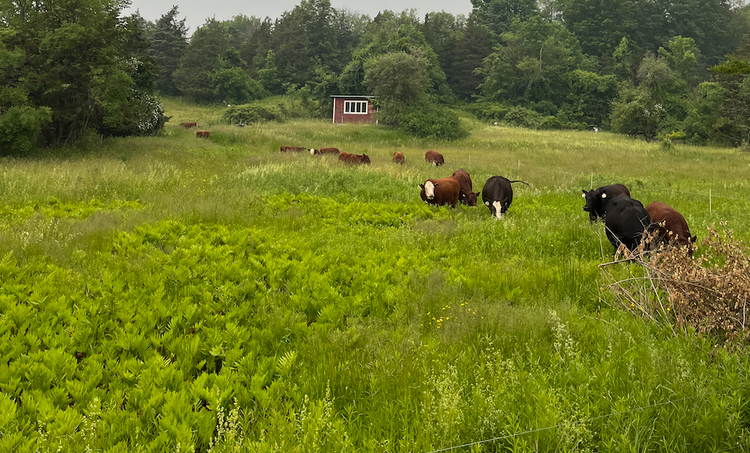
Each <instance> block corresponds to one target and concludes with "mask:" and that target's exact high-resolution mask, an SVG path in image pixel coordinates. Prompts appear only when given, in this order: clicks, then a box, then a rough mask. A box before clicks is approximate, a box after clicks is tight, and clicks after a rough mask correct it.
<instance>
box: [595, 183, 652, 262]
mask: <svg viewBox="0 0 750 453" xmlns="http://www.w3.org/2000/svg"><path fill="white" fill-rule="evenodd" d="M604 225H605V230H606V234H607V239H609V242H610V243H611V244H612V246H614V247H615V249H617V248H618V247H619V246H620V243H622V244H624V245H625V247H627V248H628V249H629V250H635V248H637V247H638V245H639V244H640V242H641V239H642V238H643V235H644V233H645V232H646V231H647V230H648V228H649V225H651V217H650V216H649V215H648V211H646V208H644V207H643V204H642V203H641V202H640V201H638V200H634V199H632V198H630V197H629V196H627V195H625V194H620V195H618V196H616V197H614V198H612V199H611V200H609V202H608V203H607V216H606V217H605V220H604Z"/></svg>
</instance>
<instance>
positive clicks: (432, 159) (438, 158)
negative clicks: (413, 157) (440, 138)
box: [424, 150, 445, 167]
mask: <svg viewBox="0 0 750 453" xmlns="http://www.w3.org/2000/svg"><path fill="white" fill-rule="evenodd" d="M424 160H425V161H427V162H429V163H431V164H435V166H436V167H439V166H441V165H443V164H444V163H445V159H443V155H442V154H440V153H438V152H436V151H433V150H429V151H427V152H426V153H424Z"/></svg>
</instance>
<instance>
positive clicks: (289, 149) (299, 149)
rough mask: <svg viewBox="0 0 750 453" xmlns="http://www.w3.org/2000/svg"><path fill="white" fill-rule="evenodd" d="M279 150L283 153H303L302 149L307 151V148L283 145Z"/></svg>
mask: <svg viewBox="0 0 750 453" xmlns="http://www.w3.org/2000/svg"><path fill="white" fill-rule="evenodd" d="M279 151H281V152H282V153H286V152H290V153H301V152H302V151H307V148H304V147H302V146H282V147H281V148H279Z"/></svg>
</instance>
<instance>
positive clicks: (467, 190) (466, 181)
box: [453, 168, 479, 206]
mask: <svg viewBox="0 0 750 453" xmlns="http://www.w3.org/2000/svg"><path fill="white" fill-rule="evenodd" d="M453 177H454V178H456V181H458V184H459V186H460V187H461V192H460V193H459V194H458V199H459V200H460V201H461V203H463V204H465V205H469V206H476V205H477V195H479V192H477V193H474V192H472V190H473V189H472V185H471V176H469V174H468V173H466V170H464V169H463V168H459V169H458V170H456V171H454V172H453Z"/></svg>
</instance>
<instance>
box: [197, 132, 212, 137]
mask: <svg viewBox="0 0 750 453" xmlns="http://www.w3.org/2000/svg"><path fill="white" fill-rule="evenodd" d="M209 135H211V132H210V131H195V136H196V137H197V138H208V136H209Z"/></svg>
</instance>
